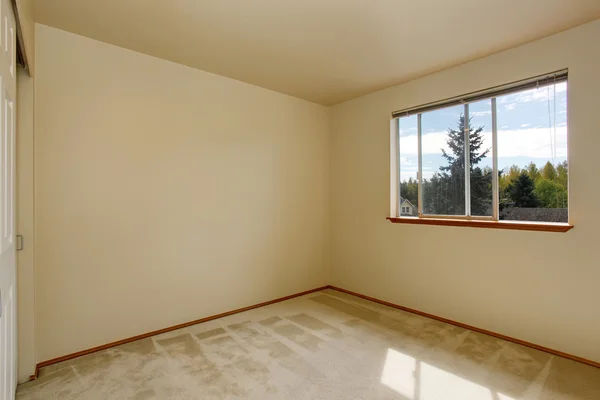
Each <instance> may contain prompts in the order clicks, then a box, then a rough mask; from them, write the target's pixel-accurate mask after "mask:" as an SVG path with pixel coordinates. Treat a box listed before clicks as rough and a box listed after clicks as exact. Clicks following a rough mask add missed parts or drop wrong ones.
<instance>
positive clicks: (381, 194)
mask: <svg viewBox="0 0 600 400" xmlns="http://www.w3.org/2000/svg"><path fill="white" fill-rule="evenodd" d="M598 38H600V20H598V21H595V22H592V23H589V24H586V25H583V26H581V27H579V28H576V29H572V30H569V31H566V32H563V33H560V34H557V35H554V36H551V37H548V38H545V39H543V40H539V41H536V42H532V43H530V44H526V45H523V46H520V47H517V48H514V49H511V50H509V51H505V52H502V53H499V54H496V55H493V56H490V57H485V58H482V59H480V60H477V61H474V62H471V63H469V64H465V65H462V66H459V67H456V68H452V69H448V70H445V71H443V72H440V73H436V74H433V75H430V76H427V77H424V78H422V79H418V80H415V81H412V82H409V83H407V84H404V85H400V86H396V87H393V88H390V89H386V90H384V91H380V92H377V93H373V94H370V95H367V96H364V97H361V98H358V99H356V100H353V101H349V102H346V103H343V104H340V105H337V106H335V107H333V110H332V118H333V120H332V126H333V128H332V138H331V183H332V186H331V215H332V217H331V228H332V255H331V256H332V274H333V281H332V283H333V284H336V285H339V286H341V287H344V288H346V289H350V290H354V291H358V292H361V293H364V294H367V295H371V296H375V297H378V298H380V299H384V300H387V301H391V302H394V303H397V304H401V305H404V306H407V307H412V308H416V309H418V310H421V311H425V312H429V313H432V314H436V315H439V316H443V317H446V318H451V319H454V320H457V321H461V322H464V323H467V324H471V325H475V326H477V327H480V328H484V329H489V330H492V331H496V332H499V333H503V334H506V335H510V336H513V337H516V338H519V339H523V340H527V341H531V342H534V343H537V344H540V345H543V346H547V347H551V348H554V349H558V350H562V351H565V352H568V353H572V354H575V355H579V356H582V357H587V358H589V359H592V360H594V361H600V345H599V344H600V342H599V339H598V338H600V311H599V308H598V307H599V305H600V290H599V289H598V283H599V282H600V261H599V256H598V243H599V242H600V233H599V227H600V213H599V212H598V204H600V185H598V173H600V172H599V169H598V149H600V128H599V126H600V122H599V121H600V120H599V109H598V99H599V98H600V79H599V78H598V71H600V46H599V45H598ZM407 56H409V55H407ZM565 67H568V68H569V93H568V103H569V155H570V160H569V161H570V163H569V168H570V172H571V174H570V199H569V203H570V206H571V207H570V212H571V221H572V222H573V223H574V225H575V229H573V230H572V231H570V232H568V233H566V234H557V233H543V232H519V231H497V230H478V229H473V228H455V227H436V226H417V225H398V224H391V223H389V222H388V221H386V220H385V217H386V216H387V215H388V212H389V208H390V207H389V198H390V195H389V126H390V124H389V116H390V113H391V112H392V111H394V110H399V109H403V108H406V107H409V106H416V105H419V104H423V103H427V102H430V101H436V100H440V99H444V98H448V97H451V96H455V95H460V94H463V93H467V92H471V91H475V90H478V89H484V88H488V87H491V86H494V85H498V84H502V83H506V82H511V81H515V80H518V79H522V78H528V77H531V76H535V75H538V74H542V73H546V72H551V71H554V70H558V69H561V68H565ZM467 249H468V251H467Z"/></svg>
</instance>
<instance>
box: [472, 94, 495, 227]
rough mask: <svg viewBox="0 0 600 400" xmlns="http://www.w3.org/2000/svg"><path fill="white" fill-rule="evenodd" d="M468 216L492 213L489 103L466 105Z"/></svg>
mask: <svg viewBox="0 0 600 400" xmlns="http://www.w3.org/2000/svg"><path fill="white" fill-rule="evenodd" d="M469 137H470V139H469V149H470V153H471V158H470V163H471V177H470V184H471V215H475V216H487V217H491V216H492V215H493V213H492V198H493V197H492V196H493V191H492V151H493V150H492V100H483V101H478V102H475V103H470V104H469Z"/></svg>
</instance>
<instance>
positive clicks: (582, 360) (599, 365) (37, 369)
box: [30, 285, 600, 380]
mask: <svg viewBox="0 0 600 400" xmlns="http://www.w3.org/2000/svg"><path fill="white" fill-rule="evenodd" d="M324 289H333V290H337V291H338V292H342V293H346V294H349V295H352V296H356V297H359V298H361V299H364V300H368V301H372V302H374V303H378V304H383V305H384V306H388V307H392V308H395V309H398V310H402V311H406V312H409V313H412V314H416V315H420V316H422V317H426V318H431V319H434V320H437V321H441V322H445V323H447V324H451V325H455V326H459V327H461V328H464V329H469V330H472V331H475V332H479V333H483V334H485V335H489V336H493V337H496V338H498V339H502V340H507V341H509V342H513V343H517V344H520V345H523V346H527V347H531V348H532V349H536V350H540V351H543V352H546V353H549V354H553V355H555V356H559V357H564V358H568V359H569V360H573V361H577V362H580V363H583V364H587V365H591V366H592V367H596V368H600V363H599V362H596V361H592V360H588V359H586V358H583V357H578V356H575V355H572V354H568V353H564V352H562V351H558V350H554V349H550V348H548V347H544V346H540V345H537V344H534V343H530V342H527V341H524V340H520V339H516V338H513V337H510V336H506V335H503V334H501V333H496V332H492V331H488V330H486V329H481V328H477V327H475V326H472V325H467V324H463V323H462V322H458V321H453V320H451V319H448V318H443V317H438V316H437V315H433V314H429V313H426V312H423V311H419V310H415V309H412V308H408V307H404V306H400V305H398V304H394V303H390V302H388V301H384V300H379V299H377V298H375V297H371V296H366V295H364V294H360V293H356V292H353V291H351V290H346V289H342V288H340V287H337V286H333V285H327V286H322V287H318V288H315V289H311V290H307V291H304V292H300V293H296V294H292V295H289V296H284V297H280V298H278V299H275V300H270V301H265V302H263V303H258V304H254V305H251V306H247V307H242V308H238V309H237V310H232V311H227V312H224V313H221V314H216V315H211V316H209V317H205V318H200V319H197V320H194V321H189V322H184V323H183V324H179V325H174V326H170V327H168V328H163V329H159V330H156V331H152V332H147V333H143V334H141V335H137V336H132V337H130V338H127V339H122V340H117V341H116V342H112V343H108V344H104V345H102V346H96V347H92V348H91V349H87V350H82V351H78V352H76V353H72V354H67V355H65V356H62V357H57V358H53V359H51V360H46V361H42V362H40V363H38V364H37V365H36V366H35V375H32V376H31V377H30V379H31V380H33V379H37V377H38V376H39V373H40V368H43V367H47V366H49V365H52V364H56V363H59V362H62V361H67V360H71V359H73V358H77V357H81V356H84V355H86V354H90V353H95V352H97V351H101V350H106V349H109V348H111V347H115V346H119V345H122V344H125V343H130V342H134V341H136V340H140V339H146V338H148V337H151V336H154V335H160V334H161V333H165V332H170V331H174V330H177V329H181V328H186V327H188V326H192V325H196V324H200V323H202V322H207V321H212V320H214V319H218V318H222V317H226V316H228V315H232V314H237V313H241V312H244V311H249V310H253V309H255V308H260V307H264V306H268V305H270V304H274V303H279V302H281V301H285V300H289V299H293V298H295V297H299V296H304V295H306V294H310V293H314V292H318V291H321V290H324Z"/></svg>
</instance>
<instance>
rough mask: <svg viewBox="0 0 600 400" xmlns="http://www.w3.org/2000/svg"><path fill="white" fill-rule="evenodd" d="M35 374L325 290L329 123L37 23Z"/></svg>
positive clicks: (238, 87)
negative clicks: (200, 321) (61, 360)
mask: <svg viewBox="0 0 600 400" xmlns="http://www.w3.org/2000/svg"><path fill="white" fill-rule="evenodd" d="M36 66H37V69H36V78H35V91H36V93H35V108H36V113H35V125H36V132H35V174H36V175H35V213H36V214H35V217H36V218H35V239H36V251H35V256H36V265H35V273H36V276H35V278H36V304H35V305H36V320H35V322H36V343H37V360H38V361H42V360H47V359H50V358H53V357H57V356H61V355H65V354H67V353H72V352H75V351H78V350H82V349H86V348H89V347H92V346H97V345H100V344H104V343H107V342H111V341H114V340H118V339H122V338H126V337H129V336H133V335H137V334H140V333H144V332H148V331H151V330H155V329H159V328H164V327H167V326H170V325H174V324H178V323H182V322H185V321H190V320H194V319H197V318H201V317H204V316H208V315H212V314H216V313H220V312H224V311H228V310H232V309H235V308H239V307H243V306H247V305H251V304H255V303H258V302H262V301H266V300H270V299H274V298H276V297H280V296H284V295H289V294H291V293H295V292H300V291H303V290H307V289H312V288H315V287H317V286H320V285H323V284H325V283H326V281H327V277H326V267H327V262H328V254H327V249H328V237H329V236H328V235H329V231H328V217H327V208H328V204H329V199H328V187H329V180H328V167H329V155H328V154H329V148H328V143H329V142H328V139H329V138H328V133H329V109H327V108H326V107H323V106H319V105H315V104H313V103H309V102H306V101H303V100H298V99H295V98H292V97H289V96H285V95H282V94H278V93H275V92H272V91H268V90H265V89H261V88H258V87H255V86H251V85H248V84H245V83H241V82H238V81H234V80H231V79H227V78H223V77H220V76H217V75H213V74H209V73H205V72H202V71H198V70H195V69H192V68H188V67H184V66H181V65H178V64H174V63H171V62H167V61H163V60H160V59H156V58H153V57H149V56H146V55H142V54H139V53H135V52H132V51H129V50H124V49H121V48H118V47H115V46H111V45H107V44H104V43H101V42H97V41H94V40H91V39H87V38H84V37H80V36H76V35H73V34H70V33H67V32H64V31H59V30H56V29H54V28H49V27H47V26H43V25H36Z"/></svg>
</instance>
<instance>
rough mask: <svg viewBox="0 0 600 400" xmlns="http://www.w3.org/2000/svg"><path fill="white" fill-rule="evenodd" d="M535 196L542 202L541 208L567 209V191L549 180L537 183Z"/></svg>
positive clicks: (540, 180) (541, 180)
mask: <svg viewBox="0 0 600 400" xmlns="http://www.w3.org/2000/svg"><path fill="white" fill-rule="evenodd" d="M534 193H535V196H536V197H537V198H538V199H539V201H540V206H541V207H546V208H566V207H567V206H568V205H567V189H566V188H565V187H563V186H562V185H561V184H560V183H558V182H555V181H551V180H549V179H544V178H542V179H539V180H538V181H537V182H536V183H535V190H534Z"/></svg>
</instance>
